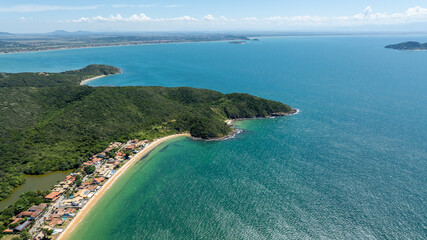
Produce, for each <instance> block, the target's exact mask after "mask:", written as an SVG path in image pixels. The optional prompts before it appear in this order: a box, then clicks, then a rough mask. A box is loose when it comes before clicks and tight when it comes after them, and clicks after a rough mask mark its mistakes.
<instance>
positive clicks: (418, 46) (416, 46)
mask: <svg viewBox="0 0 427 240" xmlns="http://www.w3.org/2000/svg"><path fill="white" fill-rule="evenodd" d="M385 48H391V49H397V50H413V51H415V50H427V43H424V44H423V43H419V42H413V41H410V42H403V43H399V44H393V45H388V46H385Z"/></svg>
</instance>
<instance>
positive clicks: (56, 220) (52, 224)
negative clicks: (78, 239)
mask: <svg viewBox="0 0 427 240" xmlns="http://www.w3.org/2000/svg"><path fill="white" fill-rule="evenodd" d="M63 223H64V220H63V219H62V218H57V217H56V218H53V219H52V220H50V222H49V224H48V225H49V227H51V228H53V227H55V226H56V225H61V224H63Z"/></svg>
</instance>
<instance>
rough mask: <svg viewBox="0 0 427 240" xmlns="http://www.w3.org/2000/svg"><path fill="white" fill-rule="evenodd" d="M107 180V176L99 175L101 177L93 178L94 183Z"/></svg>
mask: <svg viewBox="0 0 427 240" xmlns="http://www.w3.org/2000/svg"><path fill="white" fill-rule="evenodd" d="M104 180H105V177H99V178H94V179H93V183H94V184H100V183H102V182H103V181H104Z"/></svg>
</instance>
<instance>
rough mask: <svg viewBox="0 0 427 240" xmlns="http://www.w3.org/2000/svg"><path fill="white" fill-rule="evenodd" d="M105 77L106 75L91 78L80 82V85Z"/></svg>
mask: <svg viewBox="0 0 427 240" xmlns="http://www.w3.org/2000/svg"><path fill="white" fill-rule="evenodd" d="M111 75H112V74H111ZM105 76H108V75H99V76H96V77H93V78H88V79H85V80H83V81H81V82H80V85H86V83H88V82H90V81H92V80H95V79H98V78H102V77H105Z"/></svg>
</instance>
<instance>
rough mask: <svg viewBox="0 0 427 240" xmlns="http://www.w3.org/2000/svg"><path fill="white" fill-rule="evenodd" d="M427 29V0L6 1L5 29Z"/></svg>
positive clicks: (0, 9) (0, 24) (1, 7)
mask: <svg viewBox="0 0 427 240" xmlns="http://www.w3.org/2000/svg"><path fill="white" fill-rule="evenodd" d="M57 29H63V30H68V31H76V30H87V31H234V30H241V31H245V30H246V31H259V30H264V31H423V30H426V31H427V1H426V0H404V1H403V0H400V1H396V0H388V1H387V0H375V1H373V0H371V1H368V0H347V1H343V0H323V1H319V0H292V1H290V0H263V1H259V0H258V1H251V0H246V1H244V0H215V1H203V0H157V1H148V0H147V1H132V0H127V1H126V0H124V1H111V0H103V1H98V0H95V1H94V0H91V1H88V0H86V1H83V0H73V1H69V0H67V1H65V0H55V1H52V0H39V1H37V2H35V1H34V0H33V1H30V0H14V1H0V31H4V32H48V31H53V30H57Z"/></svg>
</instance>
